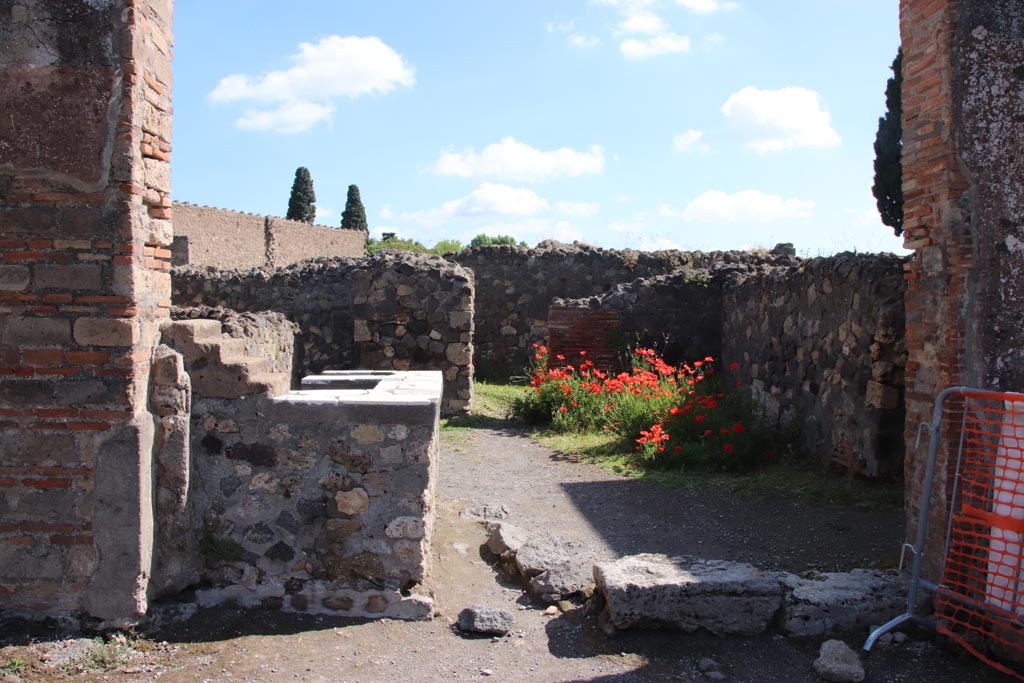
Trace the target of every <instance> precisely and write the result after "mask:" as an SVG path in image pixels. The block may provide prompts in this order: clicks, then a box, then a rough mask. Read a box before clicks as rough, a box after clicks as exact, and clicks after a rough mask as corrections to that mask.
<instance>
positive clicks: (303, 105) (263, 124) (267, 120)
mask: <svg viewBox="0 0 1024 683" xmlns="http://www.w3.org/2000/svg"><path fill="white" fill-rule="evenodd" d="M333 113H334V105H333V104H317V103H316V102H282V103H281V104H280V105H278V106H277V107H276V108H275V109H262V110H260V109H247V110H246V111H245V113H244V114H242V115H241V116H240V117H238V119H237V120H236V121H235V125H236V126H237V127H238V128H240V129H241V130H272V131H275V132H277V133H284V134H286V135H291V134H293V133H302V132H304V131H307V130H309V129H310V128H312V127H313V126H315V125H316V124H318V123H319V122H321V121H326V120H327V119H329V118H331V114H333Z"/></svg>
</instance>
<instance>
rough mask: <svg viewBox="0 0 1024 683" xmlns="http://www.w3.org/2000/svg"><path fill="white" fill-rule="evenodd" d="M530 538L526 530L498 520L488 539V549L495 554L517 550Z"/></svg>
mask: <svg viewBox="0 0 1024 683" xmlns="http://www.w3.org/2000/svg"><path fill="white" fill-rule="evenodd" d="M528 539H529V535H528V534H527V533H526V531H525V530H523V529H520V528H519V527H517V526H516V525H514V524H509V523H508V522H497V523H496V524H494V526H493V528H492V529H491V535H490V536H489V537H488V539H487V549H488V550H490V551H491V552H492V553H494V554H495V555H503V554H505V553H507V552H515V551H517V550H519V548H521V547H522V546H523V544H524V543H526V541H527V540H528Z"/></svg>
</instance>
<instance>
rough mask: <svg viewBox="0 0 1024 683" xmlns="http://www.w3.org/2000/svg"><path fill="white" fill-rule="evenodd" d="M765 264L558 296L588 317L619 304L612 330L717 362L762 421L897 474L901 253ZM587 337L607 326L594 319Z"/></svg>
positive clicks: (817, 452) (841, 459) (677, 354)
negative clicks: (734, 375)
mask: <svg viewBox="0 0 1024 683" xmlns="http://www.w3.org/2000/svg"><path fill="white" fill-rule="evenodd" d="M790 259H791V260H790V264H789V265H786V264H785V262H784V261H783V260H782V259H781V258H780V259H778V260H776V264H775V266H774V267H771V268H766V267H764V266H763V265H760V264H759V265H756V266H755V265H751V264H749V263H746V264H742V263H727V262H725V261H716V262H715V263H713V264H712V266H711V267H710V268H707V269H702V270H694V269H691V268H684V269H683V270H681V271H679V272H678V273H676V274H674V275H669V276H658V277H654V278H650V279H645V280H637V281H635V282H631V283H629V284H620V285H616V286H614V287H612V288H611V289H610V290H609V291H608V292H606V293H604V294H602V295H599V296H593V297H590V298H586V299H577V300H569V301H565V300H562V299H556V300H555V302H554V303H555V307H553V308H552V310H553V311H554V310H558V308H557V307H558V306H576V307H578V308H579V309H580V310H589V311H591V312H592V313H593V316H594V317H595V318H596V317H597V316H599V315H600V314H601V313H602V312H604V311H618V313H619V316H620V329H619V330H618V335H619V336H620V337H621V338H622V340H623V341H625V342H632V343H638V344H640V345H642V346H647V347H650V348H654V349H656V350H658V351H659V352H660V353H663V355H664V357H665V358H666V360H667V361H668V362H670V363H672V364H679V363H681V362H689V361H694V360H700V359H702V358H704V357H706V356H711V357H713V358H716V359H720V360H721V361H722V364H723V365H731V364H732V363H738V364H739V366H740V367H739V370H738V372H739V373H740V374H739V375H738V377H739V378H740V379H741V381H742V382H743V384H744V385H745V386H746V387H747V388H748V389H747V390H748V391H749V392H750V393H751V395H752V397H753V398H754V400H755V402H756V404H757V405H758V407H759V409H760V410H761V411H762V414H763V417H764V419H765V420H766V421H767V422H768V423H769V424H771V425H774V426H776V427H778V428H780V429H787V430H789V429H791V430H794V431H795V432H796V433H797V434H798V435H799V444H800V447H801V450H802V451H803V452H804V453H805V454H807V455H810V456H811V457H814V458H817V459H819V460H820V461H821V462H822V463H823V464H827V463H830V462H831V463H834V464H836V465H837V466H839V467H840V468H842V469H844V470H847V471H851V472H856V473H858V474H864V475H868V476H894V475H895V474H897V473H898V472H899V469H900V467H901V464H902V458H903V437H902V432H903V368H904V365H905V362H906V348H905V342H904V335H903V327H904V315H903V294H904V290H905V283H904V280H903V263H904V261H903V259H901V258H899V257H897V256H894V255H891V254H861V255H856V254H838V255H836V256H833V257H829V258H816V259H810V260H800V259H795V258H792V257H790ZM574 324H575V325H576V326H577V327H580V328H581V329H593V330H594V334H595V335H596V334H598V333H599V332H598V331H599V330H600V329H601V328H602V326H603V327H607V325H606V324H605V323H603V322H600V321H597V322H595V324H593V325H590V326H589V327H588V326H587V325H586V323H585V322H580V321H579V320H577V321H576V322H575V323H574Z"/></svg>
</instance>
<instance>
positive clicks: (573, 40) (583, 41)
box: [569, 33, 601, 47]
mask: <svg viewBox="0 0 1024 683" xmlns="http://www.w3.org/2000/svg"><path fill="white" fill-rule="evenodd" d="M600 43H601V41H600V40H599V39H598V38H597V36H586V35H583V34H582V33H574V34H573V35H571V36H569V44H570V45H572V46H573V47H597V46H598V45H599V44H600Z"/></svg>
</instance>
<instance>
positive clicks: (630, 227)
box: [608, 221, 647, 233]
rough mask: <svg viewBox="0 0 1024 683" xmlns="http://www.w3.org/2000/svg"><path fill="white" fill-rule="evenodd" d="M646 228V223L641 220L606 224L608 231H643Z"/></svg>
mask: <svg viewBox="0 0 1024 683" xmlns="http://www.w3.org/2000/svg"><path fill="white" fill-rule="evenodd" d="M646 229H647V225H646V224H645V223H644V222H642V221H633V222H630V223H612V224H611V225H609V226H608V230H609V231H610V232H618V233H636V232H643V231H644V230H646Z"/></svg>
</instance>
